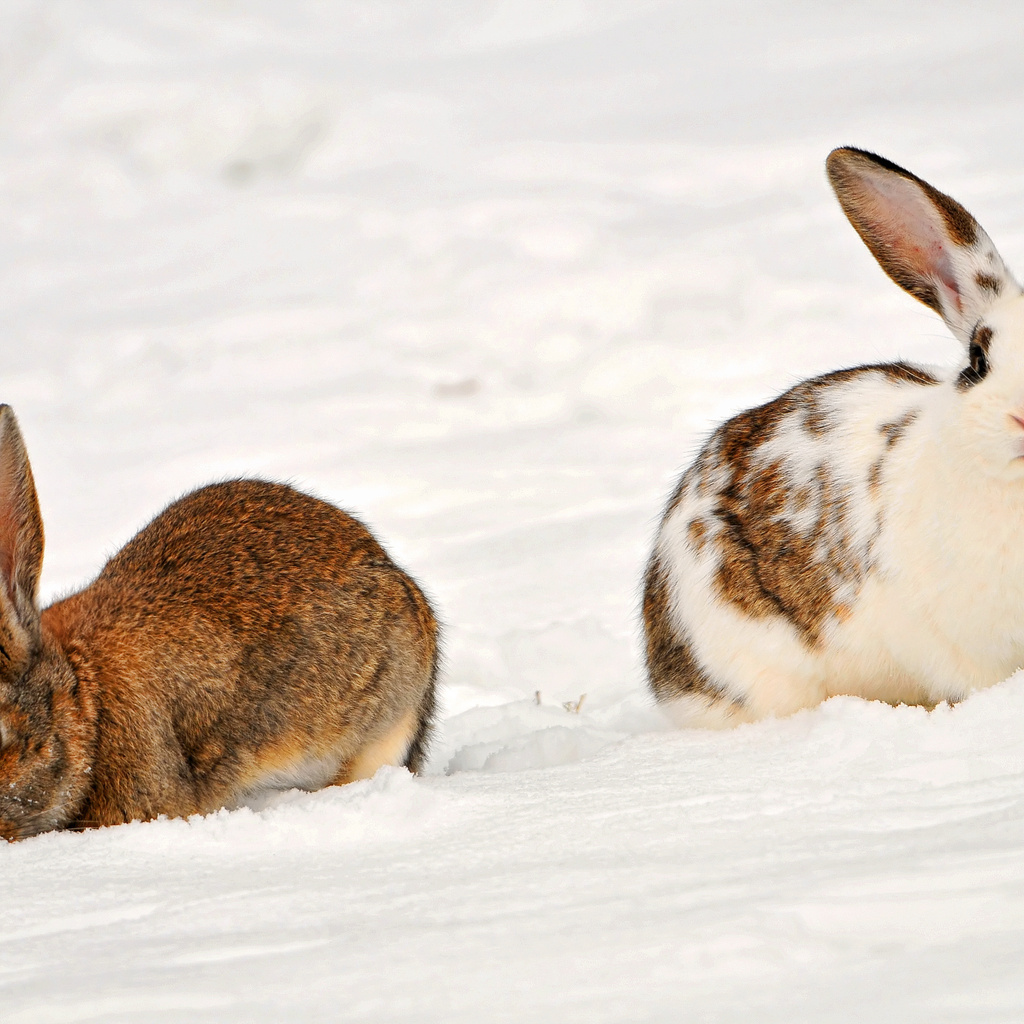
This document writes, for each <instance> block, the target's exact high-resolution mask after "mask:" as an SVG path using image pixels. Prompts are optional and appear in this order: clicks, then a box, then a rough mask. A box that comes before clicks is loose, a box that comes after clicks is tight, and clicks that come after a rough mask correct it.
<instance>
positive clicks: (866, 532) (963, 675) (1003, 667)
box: [655, 231, 1024, 726]
mask: <svg viewBox="0 0 1024 1024" xmlns="http://www.w3.org/2000/svg"><path fill="white" fill-rule="evenodd" d="M978 246H979V247H980V248H983V250H984V251H981V252H980V253H978V254H976V255H977V259H973V258H970V254H968V255H966V256H965V255H964V254H963V253H962V252H961V253H958V254H957V260H959V262H960V263H962V264H964V265H965V266H968V267H969V268H970V273H971V274H972V282H971V283H972V286H973V283H974V282H973V275H974V274H975V273H976V270H975V269H974V268H975V267H976V266H978V265H979V261H980V264H983V265H984V266H985V267H986V268H988V270H989V272H992V271H993V269H995V270H998V272H999V274H1000V275H1001V276H1000V281H1001V283H1002V293H1001V297H999V298H993V297H992V295H991V291H989V292H988V294H987V295H982V294H981V293H982V292H983V291H984V289H978V288H977V287H974V292H972V293H970V294H968V292H969V290H968V289H966V288H965V289H963V293H962V295H961V300H962V301H961V305H960V307H958V310H957V314H956V321H955V323H950V319H951V318H947V323H949V325H950V326H951V328H953V329H954V330H955V333H957V334H958V335H960V336H962V337H964V339H965V341H967V340H969V339H970V335H971V332H972V331H973V326H974V324H976V323H977V322H978V321H979V320H980V319H982V318H983V319H984V323H985V325H987V326H989V327H991V329H992V343H991V347H990V349H989V363H990V367H991V368H990V372H989V374H988V376H986V377H985V378H984V379H983V380H981V381H980V382H979V383H977V384H975V385H974V386H972V387H970V388H967V389H960V388H958V387H957V377H958V375H959V372H960V367H958V368H957V370H956V371H953V372H950V373H948V374H947V375H946V379H944V380H942V381H941V382H940V383H939V384H937V385H922V384H917V383H913V382H909V381H903V380H899V379H896V378H894V377H893V376H890V375H886V374H885V373H882V372H871V373H866V374H861V375H859V376H857V377H855V378H853V379H851V380H846V381H837V382H834V383H832V384H830V385H829V386H828V387H827V390H826V391H824V392H822V391H820V390H819V391H818V392H817V393H816V398H817V400H818V402H819V405H820V404H821V403H822V402H824V404H825V406H826V407H827V410H828V414H829V415H828V428H827V430H826V431H825V433H824V434H814V433H811V432H809V431H808V430H807V429H805V426H804V422H803V417H802V413H801V411H800V410H799V409H798V410H795V411H794V412H792V413H790V414H789V415H788V416H787V417H786V418H785V420H784V421H783V422H782V424H781V425H780V427H779V428H778V429H777V430H776V431H775V433H774V434H773V436H772V438H771V440H769V441H768V442H767V443H764V444H762V445H761V446H760V447H759V448H757V449H755V450H754V452H753V453H752V458H753V460H754V465H755V466H756V467H758V468H761V469H763V468H765V467H767V466H769V465H776V466H779V465H781V467H782V468H783V472H784V475H785V479H786V485H787V488H788V489H789V492H790V494H791V495H792V496H794V498H795V495H796V494H797V492H798V490H799V489H800V488H810V489H811V493H812V494H813V492H814V482H815V474H816V472H817V470H818V467H820V466H824V467H826V469H827V470H828V473H829V474H830V476H831V478H832V480H833V481H834V485H835V487H836V488H837V489H839V490H841V492H842V495H843V499H844V502H845V508H846V510H847V515H846V517H845V523H844V525H843V529H842V530H841V531H840V530H839V525H840V524H838V523H836V522H834V521H829V522H826V524H825V529H824V530H823V531H817V525H818V523H819V522H820V513H821V505H820V494H819V495H817V497H816V499H815V500H813V501H811V502H810V503H809V504H808V505H807V506H806V507H805V508H803V509H799V508H798V507H797V503H796V502H795V500H793V501H791V502H790V503H789V504H787V508H786V511H785V513H784V518H785V522H786V524H787V526H788V527H789V528H790V529H791V530H794V531H795V532H796V533H798V534H800V535H801V536H803V537H808V538H813V539H814V542H815V545H816V547H815V550H816V551H817V552H818V553H823V552H824V551H825V549H826V548H827V547H828V545H829V544H834V543H836V542H837V540H841V541H842V543H843V544H844V545H845V547H844V550H846V551H847V552H848V554H849V556H850V558H849V560H848V561H849V562H850V564H852V565H854V566H856V571H855V572H853V573H852V574H850V575H848V577H846V578H843V579H837V580H834V581H833V583H834V590H835V593H834V606H835V607H834V608H833V610H832V611H831V612H830V614H829V616H828V618H827V619H826V620H825V623H824V626H823V627H822V629H821V634H820V638H819V639H818V642H817V643H813V642H810V641H809V640H808V639H807V637H806V636H804V635H802V634H801V632H800V630H799V629H798V628H797V626H796V625H795V624H793V623H792V622H790V621H789V620H788V619H787V618H785V617H784V616H782V615H771V616H765V617H752V616H751V615H749V614H746V613H745V612H744V611H743V610H742V609H741V608H740V607H739V606H738V605H736V604H734V603H732V602H730V601H729V600H727V599H725V598H724V597H723V596H722V595H721V593H720V591H719V590H718V588H717V586H716V574H717V571H718V567H719V564H720V553H719V549H718V546H717V545H716V543H715V539H716V537H717V535H718V531H720V530H721V529H722V528H723V527H722V525H721V523H719V522H718V521H717V520H716V519H715V518H714V515H713V511H712V510H713V509H714V507H715V504H716V499H717V493H716V492H717V491H718V490H719V489H720V487H721V485H722V483H723V482H725V480H727V479H728V476H729V472H728V470H725V469H723V467H722V466H721V465H720V464H716V462H715V443H716V442H715V440H714V439H713V440H712V442H710V444H709V449H707V450H706V451H705V453H704V455H703V456H702V459H701V460H699V461H698V463H697V464H696V465H695V466H694V467H693V468H691V470H690V471H689V472H688V473H687V475H686V476H685V477H684V480H683V485H682V496H681V500H679V501H678V502H677V504H676V506H675V507H674V508H673V509H672V510H671V511H670V513H669V514H668V515H667V516H666V518H665V520H664V521H663V523H662V526H661V530H660V532H659V535H658V539H657V543H656V549H655V555H656V558H657V559H658V560H659V562H660V564H661V566H662V569H663V571H664V572H665V573H666V575H667V580H668V583H669V593H670V615H671V620H672V622H673V623H674V625H675V627H676V629H677V630H678V633H679V635H680V637H681V638H685V639H686V640H687V641H688V642H689V644H690V647H691V650H692V652H693V654H694V656H695V658H696V660H697V661H698V663H699V664H700V665H701V666H702V668H703V669H704V672H705V674H706V676H707V678H708V679H709V680H710V681H711V682H712V683H713V684H714V685H715V686H718V687H720V688H721V690H722V693H723V698H724V699H723V700H721V701H712V700H709V698H707V697H705V696H692V695H681V696H679V697H678V698H677V699H675V700H670V701H669V702H668V709H669V710H670V711H671V712H672V713H673V715H674V717H676V718H677V719H678V720H679V721H680V722H681V723H683V724H689V725H704V726H724V725H731V724H735V723H736V722H738V721H744V720H753V719H757V718H761V717H765V716H770V715H785V714H789V713H791V712H793V711H796V710H798V709H800V708H804V707H810V706H812V705H814V704H817V703H818V702H820V701H821V700H823V699H824V698H826V697H829V696H832V695H834V694H852V695H858V696H862V697H866V698H872V699H881V700H885V701H889V702H892V703H899V702H907V703H923V704H928V705H932V704H935V703H938V702H940V701H956V700H959V699H961V698H962V697H963V696H965V695H966V694H967V693H969V692H970V691H972V690H975V689H978V688H979V687H984V686H989V685H992V684H993V683H996V682H998V681H1000V680H1002V679H1005V678H1006V677H1007V676H1009V675H1010V674H1011V673H1012V672H1014V671H1015V670H1016V669H1017V668H1019V667H1021V666H1022V665H1024V427H1022V426H1021V424H1020V423H1018V422H1017V421H1016V420H1015V419H1014V417H1015V416H1016V417H1019V418H1020V419H1021V420H1024V298H1022V297H1021V293H1020V288H1019V286H1018V285H1017V284H1016V282H1014V281H1013V279H1012V278H1011V277H1010V276H1009V274H1008V272H1006V271H1005V268H1004V267H1003V264H1002V261H1001V260H1000V258H999V257H998V254H997V253H995V250H994V248H992V247H991V242H990V241H989V240H988V237H987V236H985V235H984V234H983V233H982V232H980V231H979V241H978ZM947 262H948V261H947ZM943 301H944V303H945V302H948V301H952V300H950V299H949V297H948V295H947V296H945V297H944V300H943ZM972 303H973V306H972ZM965 324H966V325H967V326H966V327H965V326H964V325H965ZM897 422H900V423H906V424H907V425H906V427H905V429H904V430H903V431H902V434H901V436H900V438H899V439H898V441H896V442H895V443H893V444H891V445H890V444H889V442H888V441H887V437H886V433H885V431H884V430H883V429H882V428H883V427H884V426H885V425H886V424H892V423H897ZM879 460H881V467H882V470H881V473H880V474H878V473H876V477H877V479H875V480H874V485H872V473H871V470H872V466H873V465H875V464H876V463H878V462H879ZM702 465H703V466H705V467H709V468H708V469H706V470H705V471H704V472H703V476H702V470H701V468H700V467H701V466H702ZM723 474H724V475H723ZM695 519H700V520H701V521H702V523H704V524H705V526H706V528H708V529H709V530H710V533H709V534H708V536H707V540H706V542H705V543H703V544H702V545H700V546H699V550H698V545H697V544H696V543H695V542H694V540H693V539H692V536H691V533H690V530H689V527H690V524H691V523H692V522H693V521H694V520H695ZM816 531H817V535H816V536H815V534H816ZM839 532H841V533H842V534H843V536H842V538H838V533H839Z"/></svg>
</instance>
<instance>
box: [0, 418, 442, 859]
mask: <svg viewBox="0 0 1024 1024" xmlns="http://www.w3.org/2000/svg"><path fill="white" fill-rule="evenodd" d="M42 559H43V527H42V520H41V518H40V514H39V504H38V501H37V498H36V492H35V486H34V484H33V481H32V471H31V468H30V467H29V462H28V456H27V454H26V451H25V446H24V442H23V441H22V438H21V433H20V431H19V430H18V424H17V421H16V420H15V418H14V413H13V412H12V411H11V409H10V407H9V406H6V405H0V837H3V838H5V839H9V840H13V839H22V838H24V837H26V836H31V835H35V834H36V833H39V832H45V831H47V830H50V829H59V828H76V829H77V828H86V827H89V826H95V825H113V824H117V823H120V822H126V821H132V820H135V819H142V820H145V819H149V818H154V817H156V816H157V815H161V814H166V815H170V816H174V817H177V816H186V815H190V814H202V813H206V812H209V811H213V810H216V809H217V808H220V807H225V806H227V807H230V806H232V805H238V804H239V803H241V802H244V801H245V800H247V799H251V798H253V797H254V796H256V795H257V794H259V793H261V792H265V791H267V790H274V789H288V788H292V787H301V788H303V789H309V790H313V789H319V788H320V787H322V786H327V785H330V784H332V783H344V782H350V781H352V780H355V779H360V778H368V777H369V776H371V775H373V773H374V772H375V771H376V770H377V769H378V768H379V767H380V766H381V765H385V764H393V765H406V766H408V767H409V768H410V769H412V770H413V771H416V770H417V769H418V768H419V767H420V765H421V763H422V761H423V757H424V753H425V744H426V738H427V732H428V729H429V726H430V718H431V714H432V712H433V709H434V684H435V677H436V672H437V623H436V621H435V619H434V615H433V613H432V611H431V608H430V605H429V604H428V603H427V600H426V599H425V598H424V596H423V594H422V593H421V592H420V590H419V588H418V587H417V586H416V584H415V583H414V582H413V581H412V580H411V579H410V578H409V577H408V576H406V575H405V573H403V572H402V571H401V569H399V568H398V567H397V566H396V565H395V564H394V563H393V562H392V561H391V560H390V559H389V558H388V556H387V554H385V552H384V550H383V549H382V548H381V546H380V545H379V544H378V543H377V542H376V541H375V540H374V538H373V537H372V536H371V535H370V533H369V531H367V529H366V528H365V527H364V526H363V525H362V524H361V523H359V522H357V521H356V520H355V519H353V518H352V517H351V516H349V515H347V514H346V513H344V512H342V511H340V510H339V509H337V508H335V507H334V506H332V505H329V504H327V503H326V502H324V501H320V500H319V499H317V498H313V497H310V496H309V495H305V494H301V493H299V492H298V491H295V490H293V489H292V488H290V487H286V486H284V485H282V484H272V483H265V482H263V481H259V480H233V481H230V482H227V483H220V484H212V485H211V486H209V487H204V488H202V489H200V490H198V491H193V492H192V493H191V494H188V495H186V496H185V497H184V498H181V499H179V500H178V501H176V502H174V503H173V504H172V505H170V506H169V507H168V508H166V509H165V510H164V511H163V512H161V513H160V515H158V516H157V517H156V518H155V519H154V520H153V521H152V522H151V523H150V524H149V525H148V526H146V527H145V528H144V529H143V530H142V531H141V532H140V533H138V534H137V535H136V536H135V537H134V538H133V539H132V540H131V541H129V542H128V544H127V545H126V546H125V547H124V548H122V549H121V551H119V552H118V553H117V554H116V555H115V556H114V557H113V558H112V559H111V560H110V561H109V562H108V563H107V564H106V566H105V567H104V569H103V571H102V572H101V573H100V574H99V576H98V577H97V579H96V580H95V581H94V582H93V583H92V584H90V585H89V586H88V587H86V588H85V589H84V590H81V591H79V592H78V593H76V594H72V595H71V596H70V597H67V598H64V599H63V600H61V601H58V602H57V603H56V604H53V605H51V606H50V607H49V608H47V609H46V610H45V611H44V612H42V614H40V612H39V606H38V604H37V601H36V587H37V584H38V581H39V571H40V568H41V566H42Z"/></svg>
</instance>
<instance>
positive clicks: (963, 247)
mask: <svg viewBox="0 0 1024 1024" xmlns="http://www.w3.org/2000/svg"><path fill="white" fill-rule="evenodd" d="M827 166H828V174H829V179H830V181H831V182H832V187H833V188H834V189H835V192H836V196H837V198H838V199H839V202H840V204H841V205H842V207H843V211H844V212H845V213H846V215H847V217H849V219H850V223H851V224H853V226H854V228H855V229H856V230H857V233H858V234H859V235H860V236H861V238H862V239H863V241H864V243H865V245H867V247H868V248H869V249H870V250H871V252H872V254H873V255H874V256H875V258H876V259H877V260H878V262H879V264H880V266H881V267H882V269H883V270H884V271H885V272H886V273H887V274H888V275H889V276H890V277H891V278H892V279H893V280H894V281H895V282H896V283H897V284H898V285H899V286H900V287H901V288H903V289H904V290H905V291H907V292H909V293H910V294H911V295H913V296H914V297H915V298H917V299H920V300H921V301H922V302H923V303H925V305H927V306H930V307H931V308H932V309H934V310H935V311H936V312H937V313H938V314H939V315H940V316H941V317H942V319H943V320H944V321H945V322H946V326H947V327H949V329H950V331H952V333H953V335H954V336H955V337H956V338H957V339H958V340H959V341H960V342H961V344H962V345H963V352H964V358H963V362H962V364H961V366H960V368H959V369H958V370H956V371H955V373H954V374H953V379H952V381H951V388H952V390H951V392H950V393H947V394H945V395H943V398H942V401H945V402H946V403H947V405H948V408H947V409H946V410H945V412H946V413H947V415H946V416H944V419H945V420H946V422H947V423H948V424H949V428H950V430H951V431H953V435H952V436H947V437H946V438H945V439H944V440H945V441H946V443H948V444H949V445H950V457H951V458H953V457H956V455H957V454H963V453H966V454H967V455H968V456H969V457H970V458H971V459H972V462H973V464H974V465H975V467H976V468H977V469H978V470H980V471H983V472H985V473H987V474H989V475H992V476H996V477H1000V478H1005V479H1011V480H1022V481H1024V295H1022V293H1021V287H1020V285H1019V284H1018V283H1017V281H1016V280H1015V279H1014V277H1013V275H1012V274H1011V273H1010V272H1009V270H1008V269H1007V268H1006V264H1005V263H1004V262H1003V259H1002V257H1001V256H1000V255H999V253H998V251H997V250H996V247H995V246H994V245H993V244H992V240H991V239H990V238H989V236H988V235H987V234H986V233H985V230H984V229H983V228H982V227H981V225H980V224H978V222H977V221H976V220H975V219H974V217H972V216H971V214H970V213H968V212H967V210H965V209H964V208H963V207H962V206H961V205H960V204H959V203H957V202H956V200H954V199H951V198H950V197H949V196H947V195H944V194H943V193H942V192H939V191H938V190H937V189H935V188H933V187H932V186H931V185H929V184H928V183H927V182H926V181H922V180H921V179H920V178H918V177H916V176H915V175H913V174H911V173H910V172H909V171H906V170H904V169H903V168H902V167H898V166H897V165H896V164H893V163H890V162H889V161H888V160H886V159H884V158H883V157H879V156H875V155H874V154H872V153H865V152H863V151H862V150H858V149H837V150H834V151H833V152H832V153H831V154H830V156H829V158H828V165H827Z"/></svg>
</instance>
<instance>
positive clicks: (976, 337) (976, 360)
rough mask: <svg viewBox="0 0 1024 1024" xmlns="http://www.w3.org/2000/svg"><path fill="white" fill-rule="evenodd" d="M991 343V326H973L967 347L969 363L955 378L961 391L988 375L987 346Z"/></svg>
mask: <svg viewBox="0 0 1024 1024" xmlns="http://www.w3.org/2000/svg"><path fill="white" fill-rule="evenodd" d="M991 343H992V328H991V327H982V326H981V325H980V324H979V325H978V326H977V327H975V329H974V334H973V335H972V336H971V343H970V345H969V346H968V347H967V358H968V360H969V365H968V366H965V367H964V368H963V370H961V371H960V376H959V378H958V379H957V387H958V388H960V390H961V391H966V390H967V388H970V387H973V386H974V385H975V384H977V383H978V382H979V381H983V380H984V379H985V378H986V377H987V376H988V371H989V363H988V348H989V345H990V344H991Z"/></svg>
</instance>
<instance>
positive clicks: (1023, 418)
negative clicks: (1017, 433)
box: [1008, 412, 1024, 430]
mask: <svg viewBox="0 0 1024 1024" xmlns="http://www.w3.org/2000/svg"><path fill="white" fill-rule="evenodd" d="M1008 415H1009V417H1010V419H1011V420H1013V422H1014V423H1016V424H1017V426H1018V427H1020V429H1021V430H1024V413H1022V414H1021V415H1020V416H1018V415H1017V414H1016V413H1015V412H1011V413H1009V414H1008Z"/></svg>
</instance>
